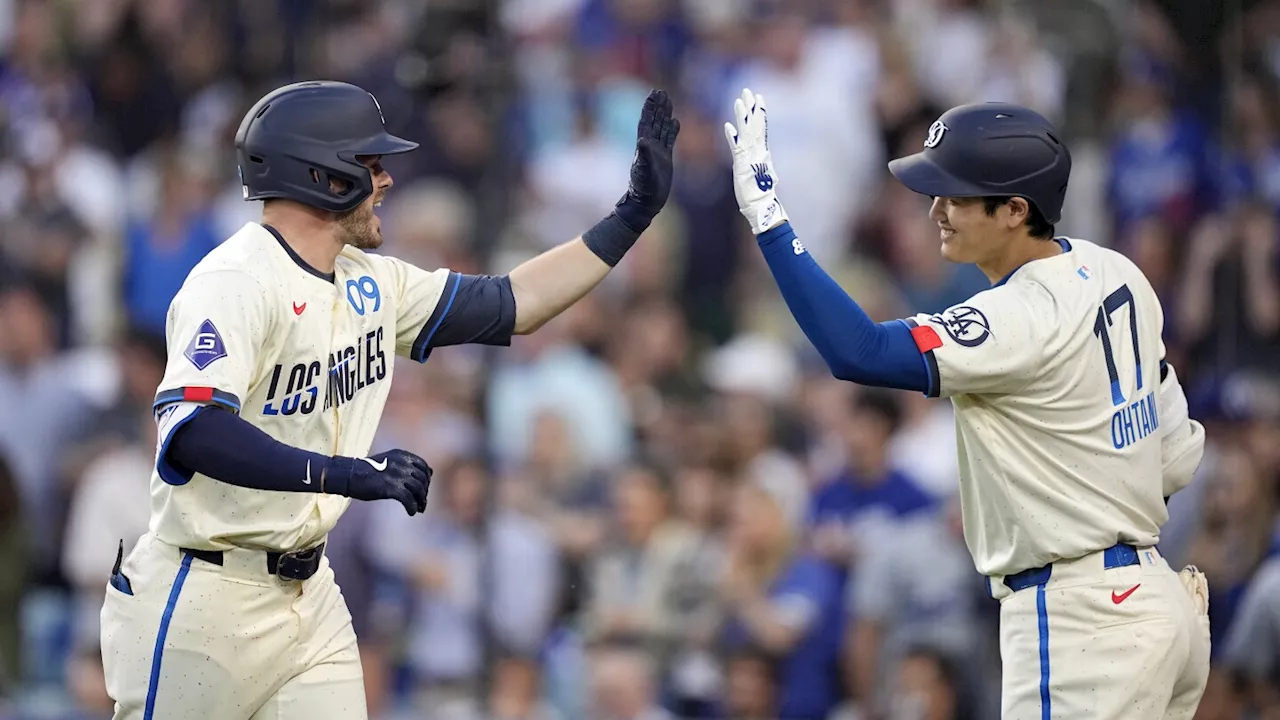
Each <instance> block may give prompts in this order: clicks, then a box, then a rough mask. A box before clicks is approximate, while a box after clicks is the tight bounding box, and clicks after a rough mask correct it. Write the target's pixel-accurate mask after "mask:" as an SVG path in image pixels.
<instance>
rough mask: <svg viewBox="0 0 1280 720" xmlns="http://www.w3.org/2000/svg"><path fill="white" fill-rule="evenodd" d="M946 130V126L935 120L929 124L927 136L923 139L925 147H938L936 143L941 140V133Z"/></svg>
mask: <svg viewBox="0 0 1280 720" xmlns="http://www.w3.org/2000/svg"><path fill="white" fill-rule="evenodd" d="M946 131H947V126H946V125H945V124H944V123H943V122H942V121H941V120H937V121H935V122H934V123H933V124H932V125H930V126H929V137H928V138H926V139H925V141H924V146H925V147H927V148H931V147H938V143H940V142H942V135H943V133H945V132H946Z"/></svg>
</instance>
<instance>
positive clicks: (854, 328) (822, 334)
mask: <svg viewBox="0 0 1280 720" xmlns="http://www.w3.org/2000/svg"><path fill="white" fill-rule="evenodd" d="M725 138H726V139H727V140H728V142H729V149H730V150H731V151H732V153H733V174H734V192H735V194H736V195H737V198H738V209H739V210H741V211H742V214H743V215H744V216H746V218H747V221H748V222H750V223H751V231H752V232H753V233H755V236H756V242H757V243H759V245H760V250H761V252H763V253H764V258H765V261H766V262H768V264H769V270H770V272H772V273H773V277H774V280H775V281H776V282H777V283H778V289H779V290H780V291H782V297H783V298H784V299H785V300H786V302H787V307H788V308H789V309H790V310H791V314H792V315H793V316H794V317H795V319H796V322H797V323H798V324H799V325H800V328H801V329H802V330H803V331H804V333H805V336H806V337H808V338H809V342H811V343H813V346H814V348H816V349H817V351H818V353H819V354H821V355H822V358H823V359H824V360H825V361H826V362H827V366H828V367H829V368H830V369H831V373H832V374H833V375H834V376H835V377H837V378H840V379H841V380H850V381H853V382H856V383H860V384H863V385H876V386H881V387H890V388H898V389H902V390H918V391H920V392H925V391H926V390H928V389H929V375H928V373H927V372H926V367H925V362H924V360H923V359H922V358H921V353H920V351H919V350H918V349H917V347H916V343H915V341H914V340H913V339H912V336H911V329H910V327H909V326H908V324H907V323H905V322H903V321H899V320H894V321H892V322H887V323H879V324H877V323H875V322H872V320H871V318H870V317H868V316H867V314H866V312H864V311H863V310H862V308H860V307H858V304H857V303H855V302H854V301H853V299H852V298H851V297H849V295H848V293H846V292H845V291H844V290H843V289H842V288H841V287H840V286H839V285H838V284H837V283H836V281H835V280H833V279H831V276H829V275H827V273H825V272H823V270H822V268H821V267H819V266H818V263H817V262H816V261H815V260H814V259H813V257H812V256H810V255H809V253H808V251H806V250H805V247H804V243H802V242H801V241H800V239H799V238H798V237H797V236H796V233H795V231H794V230H793V229H792V228H791V223H790V222H789V221H788V219H787V214H786V211H785V210H783V208H782V204H781V203H780V202H778V196H777V182H778V176H777V172H776V171H775V170H774V168H773V158H772V156H771V155H770V154H769V135H768V114H767V111H766V109H765V104H764V98H763V97H761V96H759V95H755V94H753V93H752V92H751V91H750V90H744V91H743V93H742V97H741V98H740V99H738V100H736V101H735V102H734V123H726V124H725Z"/></svg>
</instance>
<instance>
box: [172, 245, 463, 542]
mask: <svg viewBox="0 0 1280 720" xmlns="http://www.w3.org/2000/svg"><path fill="white" fill-rule="evenodd" d="M457 283H458V275H457V273H451V272H449V271H448V270H436V271H433V272H428V271H425V270H422V269H420V268H417V267H414V266H412V265H409V264H408V263H405V262H402V261H400V260H396V259H393V258H388V257H382V256H378V255H371V254H367V253H364V252H362V251H360V250H357V249H354V248H351V247H346V248H344V249H343V250H342V252H341V254H339V255H338V257H337V260H336V262H335V268H334V272H333V273H332V274H331V275H330V274H326V273H322V272H320V271H318V270H315V269H314V268H312V267H310V266H309V265H307V264H306V263H305V262H304V261H303V260H301V258H299V257H298V256H297V255H296V254H295V253H294V252H293V250H292V249H291V248H290V247H289V246H288V244H287V243H286V242H285V240H284V239H283V238H281V237H280V236H279V235H278V233H276V232H275V230H274V229H272V228H270V227H267V226H263V225H260V224H258V223H249V224H247V225H245V226H244V227H243V228H242V229H241V230H240V231H239V232H237V233H236V234H235V235H233V236H232V237H231V238H229V239H228V240H227V241H226V242H225V243H223V244H222V245H220V246H219V247H217V248H216V249H214V250H213V251H212V252H210V253H209V254H208V255H207V256H206V257H205V258H204V259H203V260H201V261H200V263H199V264H198V265H197V266H196V267H195V269H193V270H192V272H191V274H190V275H189V276H188V277H187V280H186V282H185V283H184V284H183V286H182V288H181V290H179V291H178V293H177V295H176V297H175V298H174V300H173V302H172V304H171V305H170V308H169V315H168V319H167V324H166V335H167V340H168V346H169V348H170V352H169V358H168V364H167V366H166V368H165V374H164V379H163V380H162V382H161V384H160V387H159V390H158V392H157V394H156V401H155V407H156V413H157V420H158V422H159V423H160V433H159V447H158V450H157V458H156V468H155V470H154V472H153V473H152V477H151V510H152V511H151V528H150V529H151V532H152V533H153V534H154V535H156V536H157V537H158V538H159V539H160V540H163V541H164V542H166V543H169V544H171V545H176V546H179V547H189V548H195V549H207V550H226V549H230V548H232V547H247V548H259V549H265V550H280V551H288V550H295V549H301V548H305V547H310V546H313V545H315V544H317V543H319V542H321V541H322V540H323V539H324V537H325V535H326V534H327V533H328V532H329V530H330V529H331V528H333V526H334V523H336V522H337V520H338V517H339V516H340V515H342V513H343V511H345V510H346V508H347V504H348V503H349V502H350V500H349V499H348V498H346V497H341V496H337V495H327V494H320V493H318V492H317V493H303V492H275V491H265V490H257V489H247V488H241V487H238V486H235V485H231V484H227V483H223V482H219V481H217V480H214V479H212V478H209V477H206V476H204V475H201V474H199V473H192V472H187V471H183V470H182V469H181V468H177V467H174V466H173V465H172V464H170V463H169V462H168V461H167V458H166V448H167V446H168V444H169V440H170V438H172V437H173V433H174V431H175V430H176V429H177V428H179V427H181V426H182V424H183V423H184V422H186V421H187V420H188V419H190V418H191V417H192V413H193V412H194V411H195V410H196V409H197V408H198V407H200V406H202V405H210V404H212V405H219V406H222V407H224V408H226V409H228V410H232V411H234V412H237V413H239V414H240V416H241V417H242V418H243V419H245V420H247V421H248V422H250V423H251V424H253V425H254V426H255V427H257V428H258V429H260V430H262V431H264V432H265V433H267V434H268V435H270V436H271V437H272V438H274V439H276V440H278V441H280V442H283V443H285V444H288V445H292V446H294V447H298V448H302V449H304V450H310V451H312V452H316V453H321V454H323V455H345V456H351V457H361V456H364V455H366V454H367V453H368V451H369V447H370V445H371V443H372V442H373V437H374V432H375V431H376V429H377V426H378V422H379V419H380V417H381V415H382V410H383V406H384V404H385V403H386V400H387V394H388V391H389V389H390V387H391V378H392V371H393V369H394V367H395V357H396V355H401V356H406V357H410V358H413V359H415V360H418V361H423V360H425V359H426V356H427V354H428V353H429V345H428V342H429V340H430V333H431V330H432V327H433V325H438V323H439V321H440V319H441V317H442V314H443V313H444V312H446V311H447V305H448V302H449V299H450V298H449V297H447V296H444V293H445V292H446V289H447V288H449V287H450V286H452V288H453V289H454V290H455V291H456V288H457ZM442 297H443V301H442ZM305 480H306V481H309V482H317V483H318V480H319V473H318V472H317V474H316V477H315V478H314V479H313V478H311V477H307V478H305ZM318 489H319V488H318V486H317V490H318Z"/></svg>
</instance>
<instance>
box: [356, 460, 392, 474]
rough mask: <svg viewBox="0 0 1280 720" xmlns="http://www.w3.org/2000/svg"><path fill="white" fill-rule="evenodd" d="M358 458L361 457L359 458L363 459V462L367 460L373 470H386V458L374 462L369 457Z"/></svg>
mask: <svg viewBox="0 0 1280 720" xmlns="http://www.w3.org/2000/svg"><path fill="white" fill-rule="evenodd" d="M360 459H361V460H363V461H365V462H367V463H369V465H371V466H372V467H373V469H374V470H377V471H378V472H382V471H383V470H386V469H387V461H386V460H379V461H377V462H374V461H373V460H371V459H369V458H360Z"/></svg>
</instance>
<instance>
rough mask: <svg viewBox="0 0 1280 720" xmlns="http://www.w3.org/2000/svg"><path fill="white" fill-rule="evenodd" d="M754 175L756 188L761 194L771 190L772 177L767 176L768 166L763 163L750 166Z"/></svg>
mask: <svg viewBox="0 0 1280 720" xmlns="http://www.w3.org/2000/svg"><path fill="white" fill-rule="evenodd" d="M751 169H752V170H754V171H755V173H756V187H758V188H760V191H761V192H769V191H770V190H772V189H773V176H772V175H770V174H769V166H768V165H766V164H764V163H757V164H755V165H752V166H751Z"/></svg>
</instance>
